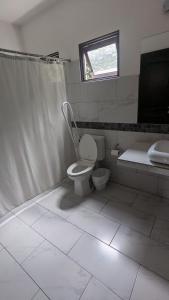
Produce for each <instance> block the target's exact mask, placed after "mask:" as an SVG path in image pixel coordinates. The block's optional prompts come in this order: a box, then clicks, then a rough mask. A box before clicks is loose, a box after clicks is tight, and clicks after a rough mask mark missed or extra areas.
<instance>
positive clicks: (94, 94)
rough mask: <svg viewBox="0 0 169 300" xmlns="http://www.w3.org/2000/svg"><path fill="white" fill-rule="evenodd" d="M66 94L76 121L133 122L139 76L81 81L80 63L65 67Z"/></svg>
mask: <svg viewBox="0 0 169 300" xmlns="http://www.w3.org/2000/svg"><path fill="white" fill-rule="evenodd" d="M66 81H67V95H68V100H69V101H70V102H71V104H72V107H73V109H74V112H75V114H76V120H77V121H93V122H115V123H116V122H117V123H120V122H121V123H136V122H137V104H138V76H127V77H121V78H118V79H113V80H105V81H96V82H81V81H80V71H79V62H78V61H75V62H71V63H70V64H67V65H66Z"/></svg>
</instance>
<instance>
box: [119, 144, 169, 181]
mask: <svg viewBox="0 0 169 300" xmlns="http://www.w3.org/2000/svg"><path fill="white" fill-rule="evenodd" d="M151 145H152V142H151V143H142V142H141V143H136V144H134V145H133V146H132V147H131V148H129V149H128V150H126V151H125V152H124V153H123V154H122V155H120V156H119V158H118V160H117V163H118V165H123V166H128V167H131V168H136V169H138V170H144V171H146V170H147V171H149V172H151V173H156V174H160V175H164V176H169V165H164V164H158V163H154V162H152V161H150V159H149V157H148V154H147V152H148V149H149V148H150V146H151Z"/></svg>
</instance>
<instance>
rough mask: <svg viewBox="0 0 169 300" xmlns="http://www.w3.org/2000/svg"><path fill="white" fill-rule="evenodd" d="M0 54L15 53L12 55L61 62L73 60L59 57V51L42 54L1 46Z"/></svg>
mask: <svg viewBox="0 0 169 300" xmlns="http://www.w3.org/2000/svg"><path fill="white" fill-rule="evenodd" d="M0 54H5V55H8V54H9V55H10V54H13V55H11V56H14V57H18V56H21V57H30V58H31V57H32V58H33V59H38V60H39V59H41V60H44V61H51V62H52V61H58V60H59V61H61V62H71V60H70V59H67V58H62V57H59V52H54V53H51V54H49V55H40V54H34V53H28V52H21V51H15V50H9V49H3V48H0ZM15 54H16V55H15Z"/></svg>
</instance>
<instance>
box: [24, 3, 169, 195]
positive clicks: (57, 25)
mask: <svg viewBox="0 0 169 300" xmlns="http://www.w3.org/2000/svg"><path fill="white" fill-rule="evenodd" d="M162 3H163V0H141V1H140V0H104V1H101V0H85V1H84V0H58V1H57V5H56V6H55V7H53V9H52V10H48V11H46V12H45V13H43V14H41V15H40V16H39V17H36V18H34V20H31V22H29V23H27V24H24V25H23V26H22V28H21V33H22V37H23V40H24V46H25V50H27V51H30V52H32V51H33V52H37V53H42V54H48V53H51V52H54V51H56V50H59V51H60V53H61V54H62V56H65V57H68V58H71V60H72V61H73V62H72V63H71V64H69V65H67V66H66V81H67V95H68V100H69V101H70V102H71V103H72V106H73V109H74V111H75V114H76V120H79V121H98V122H123V123H124V122H127V123H134V122H136V121H137V103H138V74H139V67H140V53H141V50H142V41H143V40H144V39H145V38H146V37H149V36H151V35H154V34H158V33H161V32H165V31H169V15H168V14H166V15H165V14H163V12H162ZM117 29H119V30H120V78H119V79H116V80H109V81H104V82H92V83H81V82H80V73H79V61H78V59H79V57H78V44H79V43H81V42H83V41H87V40H89V39H92V38H94V37H98V36H101V35H103V34H106V33H109V32H112V31H114V30H117ZM80 132H81V134H83V133H91V134H98V135H104V136H105V140H106V158H105V160H104V162H103V165H104V166H107V167H109V168H110V169H111V171H112V179H113V180H114V181H116V182H119V183H121V184H126V185H129V186H132V187H134V188H138V189H141V190H144V191H146V192H151V193H154V194H159V195H162V196H165V197H169V188H168V186H169V180H168V179H166V177H162V176H153V175H151V174H147V173H145V172H140V171H138V170H135V169H129V168H124V167H119V166H118V165H117V163H116V160H113V159H112V157H111V156H110V150H111V149H112V148H113V147H115V145H116V144H117V143H119V144H120V147H121V148H122V149H123V150H125V149H127V148H128V147H130V146H131V145H132V144H133V143H135V142H136V141H152V143H153V142H154V141H156V140H157V139H162V138H166V136H165V135H164V136H163V135H160V134H150V133H133V132H121V131H106V130H104V131H102V130H92V129H91V130H89V129H81V130H80ZM167 138H168V136H167Z"/></svg>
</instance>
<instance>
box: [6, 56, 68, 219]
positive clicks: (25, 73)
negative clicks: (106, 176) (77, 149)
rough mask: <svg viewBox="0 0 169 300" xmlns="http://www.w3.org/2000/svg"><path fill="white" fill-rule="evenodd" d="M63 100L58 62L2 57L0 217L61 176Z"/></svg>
mask: <svg viewBox="0 0 169 300" xmlns="http://www.w3.org/2000/svg"><path fill="white" fill-rule="evenodd" d="M65 100H66V89H65V79H64V70H63V65H62V64H56V63H55V64H47V63H40V62H37V61H36V62H35V61H28V60H21V59H16V58H4V57H0V216H1V215H4V214H5V213H7V212H8V211H10V210H11V209H12V208H14V207H16V206H18V205H20V204H21V203H23V202H24V201H26V200H28V199H30V198H31V197H33V196H35V195H37V194H39V193H41V192H42V191H45V190H46V189H48V188H49V187H52V186H54V185H55V184H57V183H59V182H60V181H61V179H62V178H63V177H64V176H65V174H66V169H67V166H68V165H69V164H70V163H71V162H72V161H73V159H74V156H73V147H72V144H71V141H70V138H69V135H68V132H67V129H66V127H65V123H64V119H63V117H62V115H61V104H62V102H63V101H65Z"/></svg>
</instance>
